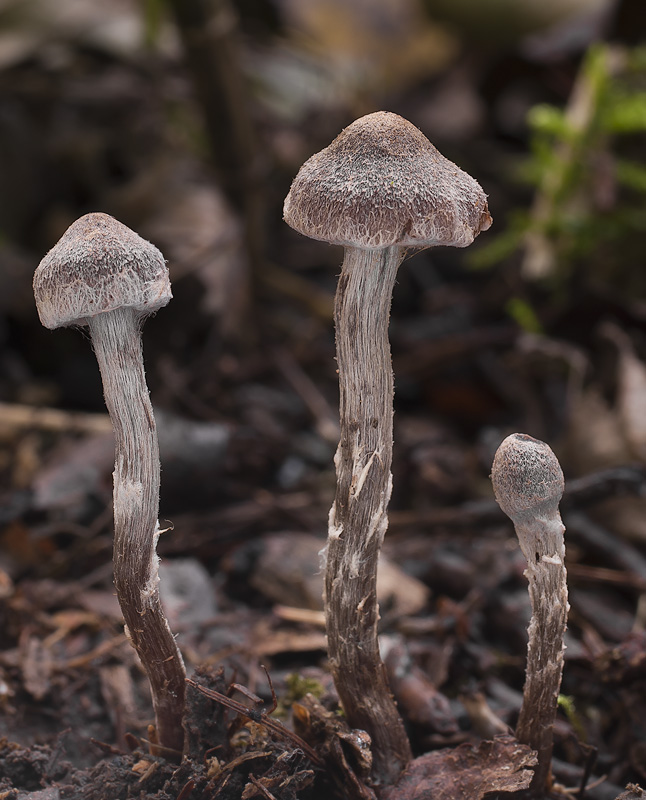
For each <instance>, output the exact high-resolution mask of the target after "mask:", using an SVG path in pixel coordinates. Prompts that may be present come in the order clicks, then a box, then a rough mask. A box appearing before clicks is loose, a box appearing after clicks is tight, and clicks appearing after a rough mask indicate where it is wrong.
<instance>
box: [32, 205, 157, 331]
mask: <svg viewBox="0 0 646 800" xmlns="http://www.w3.org/2000/svg"><path fill="white" fill-rule="evenodd" d="M34 297H35V298H36V306H37V308H38V315H39V316H40V321H41V322H42V323H43V325H44V326H45V327H46V328H61V327H66V326H69V325H85V324H87V319H88V317H94V316H96V315H97V314H103V313H104V312H106V311H114V310H115V309H117V308H133V309H135V310H136V311H139V312H141V314H143V315H146V314H152V313H153V312H155V311H157V309H158V308H161V307H162V306H165V305H166V304H167V303H168V302H169V300H170V299H171V297H172V294H171V288H170V280H169V277H168V268H167V266H166V262H165V261H164V257H163V256H162V254H161V253H160V252H159V250H158V249H157V248H156V247H155V246H154V245H152V244H151V243H150V242H147V241H146V240H145V239H142V238H141V236H138V235H137V234H136V233H135V232H134V231H131V230H130V228H127V227H126V226H125V225H123V224H122V223H121V222H117V220H116V219H114V218H113V217H110V216H109V215H108V214H86V215H85V216H83V217H81V218H80V219H77V220H76V222H74V223H73V224H72V225H70V227H69V228H68V229H67V230H66V231H65V233H64V234H63V236H62V237H61V239H60V240H59V241H58V243H57V244H56V245H54V247H53V248H52V249H51V250H50V251H49V253H47V255H46V256H45V258H43V260H42V261H41V262H40V264H39V265H38V267H37V269H36V272H35V273H34Z"/></svg>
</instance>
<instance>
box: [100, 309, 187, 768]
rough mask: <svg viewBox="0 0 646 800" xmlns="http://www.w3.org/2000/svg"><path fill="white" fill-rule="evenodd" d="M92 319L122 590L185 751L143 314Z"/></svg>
mask: <svg viewBox="0 0 646 800" xmlns="http://www.w3.org/2000/svg"><path fill="white" fill-rule="evenodd" d="M88 325H89V328H90V334H91V336H92V342H93V345H94V350H95V353H96V358H97V361H98V363H99V368H100V370H101V378H102V380H103V391H104V395H105V403H106V406H107V408H108V411H109V413H110V417H111V419H112V425H113V427H114V434H115V467H114V583H115V586H116V590H117V597H118V599H119V604H120V606H121V611H122V613H123V616H124V619H125V622H126V629H127V633H128V635H129V637H130V639H131V641H132V644H133V646H134V648H135V650H136V651H137V654H138V655H139V658H140V659H141V662H142V664H143V666H144V668H145V670H146V673H147V675H148V679H149V681H150V686H151V692H152V699H153V706H154V710H155V717H156V723H157V734H158V738H159V742H160V744H161V745H162V746H164V747H166V748H170V749H171V750H175V751H179V753H181V752H182V751H183V747H184V730H183V727H182V714H183V708H184V685H185V684H184V681H185V678H186V671H185V669H184V663H183V661H182V656H181V654H180V652H179V649H178V647H177V644H176V643H175V639H174V638H173V635H172V633H171V630H170V628H169V626H168V622H167V620H166V617H165V615H164V612H163V609H162V606H161V602H160V598H159V590H158V580H159V579H158V574H157V569H158V561H159V559H158V557H157V554H156V544H157V539H158V537H159V524H158V512H159V471H160V467H159V446H158V442H157V428H156V425H155V418H154V416H153V410H152V406H151V403H150V398H149V394H148V387H147V386H146V379H145V375H144V365H143V355H142V347H141V332H140V321H139V315H138V313H137V312H136V311H135V310H133V309H131V308H124V309H119V310H115V311H111V312H110V313H109V314H99V315H97V316H95V317H91V318H89V319H88ZM144 618H145V625H142V620H143V619H144Z"/></svg>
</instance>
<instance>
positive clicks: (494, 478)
mask: <svg viewBox="0 0 646 800" xmlns="http://www.w3.org/2000/svg"><path fill="white" fill-rule="evenodd" d="M491 482H492V483H493V491H494V494H495V496H496V500H497V502H498V505H499V506H500V508H501V509H502V510H503V511H504V512H505V514H507V516H508V517H509V518H510V519H511V520H514V519H516V518H518V517H521V516H524V515H527V514H536V515H541V514H542V513H544V512H546V511H548V512H550V511H553V510H556V509H557V508H558V504H559V501H560V500H561V497H562V496H563V488H564V485H565V482H564V479H563V470H562V469H561V465H560V464H559V462H558V459H557V457H556V456H555V455H554V453H553V452H552V449H551V447H549V445H547V444H545V442H541V441H540V440H539V439H534V438H533V437H532V436H527V434H525V433H512V434H511V436H508V437H507V438H506V439H505V440H504V441H503V443H502V444H501V445H500V447H499V448H498V450H497V451H496V455H495V457H494V460H493V466H492V468H491Z"/></svg>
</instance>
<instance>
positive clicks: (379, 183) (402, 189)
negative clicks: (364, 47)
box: [283, 111, 492, 248]
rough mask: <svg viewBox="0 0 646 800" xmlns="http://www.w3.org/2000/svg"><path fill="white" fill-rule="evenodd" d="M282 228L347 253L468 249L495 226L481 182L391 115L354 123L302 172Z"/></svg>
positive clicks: (379, 114) (290, 196)
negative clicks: (394, 247) (356, 250)
mask: <svg viewBox="0 0 646 800" xmlns="http://www.w3.org/2000/svg"><path fill="white" fill-rule="evenodd" d="M283 214H284V218H285V222H286V223H287V224H288V225H290V226H291V227H292V228H295V229H296V230H297V231H299V232H300V233H303V234H305V236H310V237H311V238H312V239H320V240H322V241H324V242H330V243H332V244H342V245H344V246H349V247H363V248H381V247H390V246H391V245H401V246H402V247H430V246H433V245H450V246H453V247H466V246H467V245H469V244H471V242H472V241H473V240H474V239H475V237H476V236H477V235H478V234H479V233H480V231H484V230H487V228H489V227H490V225H491V221H492V220H491V216H490V214H489V210H488V208H487V196H486V195H485V193H484V192H483V191H482V188H481V187H480V184H479V183H478V182H477V181H475V180H474V179H473V178H471V177H470V176H469V175H467V174H466V172H463V171H462V170H461V169H459V167H456V165H455V164H453V163H452V162H451V161H449V160H448V159H446V158H444V156H443V155H441V153H439V152H438V151H437V150H436V148H435V147H433V145H432V144H431V143H430V142H429V140H428V139H427V138H426V136H424V134H423V133H422V132H421V131H420V130H419V129H418V128H416V127H415V126H414V125H413V124H411V123H410V122H408V121H407V120H405V119H403V118H402V117H400V116H398V115H397V114H392V113H390V112H388V111H378V112H376V113H374V114H368V115H367V116H365V117H361V118H360V119H358V120H356V122H353V123H352V125H349V126H348V127H347V128H345V129H344V130H343V131H342V132H341V133H340V134H339V135H338V136H337V137H336V139H335V140H334V141H333V142H332V144H330V145H329V146H328V147H326V148H325V150H321V152H320V153H316V154H315V155H313V156H312V157H311V158H310V159H308V160H307V161H306V162H305V164H303V166H302V167H301V169H300V170H299V172H298V175H297V176H296V178H295V179H294V182H293V183H292V187H291V189H290V191H289V194H288V195H287V198H286V199H285V206H284V209H283Z"/></svg>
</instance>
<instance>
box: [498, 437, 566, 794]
mask: <svg viewBox="0 0 646 800" xmlns="http://www.w3.org/2000/svg"><path fill="white" fill-rule="evenodd" d="M491 480H492V483H493V490H494V494H495V496H496V500H497V502H498V505H499V506H500V508H501V509H502V510H503V511H504V512H505V514H506V515H507V516H508V517H509V518H510V519H511V521H512V522H513V523H514V528H515V529H516V534H517V536H518V541H519V542H520V547H521V550H522V551H523V554H524V556H525V558H526V559H527V569H526V570H525V575H526V577H527V580H528V581H529V599H530V602H531V606H532V618H531V621H530V623H529V629H528V636H529V642H528V645H527V670H526V673H525V687H524V689H523V703H522V706H521V709H520V716H519V718H518V725H517V727H516V738H517V739H518V741H519V742H521V743H522V744H527V745H529V746H530V747H531V748H532V750H536V752H537V754H538V766H537V767H536V771H535V773H534V778H533V779H532V784H531V787H530V789H529V792H530V796H531V797H543V795H544V794H546V793H548V792H549V790H550V788H551V783H552V772H551V770H552V745H553V738H554V737H553V733H554V731H553V729H554V717H555V714H556V709H557V703H558V695H559V690H560V687H561V677H562V674H563V653H564V651H565V646H564V644H563V636H564V634H565V629H566V627H567V614H568V610H569V605H568V592H567V573H566V571H565V544H564V541H563V533H564V531H565V528H564V526H563V523H562V522H561V516H560V514H559V501H560V499H561V497H562V495H563V486H564V482H563V472H562V470H561V466H560V464H559V462H558V459H557V458H556V456H555V455H554V453H553V452H552V450H551V449H550V447H549V446H548V445H546V444H545V443H544V442H541V441H539V440H538V439H534V438H532V437H531V436H527V435H526V434H523V433H514V434H512V435H511V436H508V437H507V438H506V439H505V440H504V442H503V443H502V444H501V445H500V447H499V448H498V450H497V452H496V455H495V458H494V461H493V467H492V470H491Z"/></svg>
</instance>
